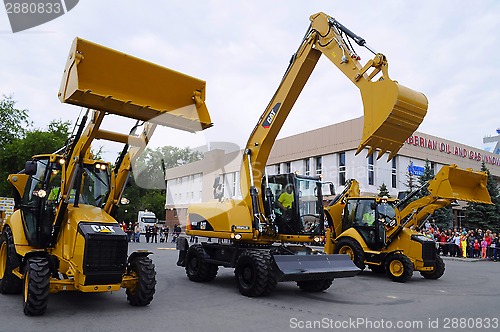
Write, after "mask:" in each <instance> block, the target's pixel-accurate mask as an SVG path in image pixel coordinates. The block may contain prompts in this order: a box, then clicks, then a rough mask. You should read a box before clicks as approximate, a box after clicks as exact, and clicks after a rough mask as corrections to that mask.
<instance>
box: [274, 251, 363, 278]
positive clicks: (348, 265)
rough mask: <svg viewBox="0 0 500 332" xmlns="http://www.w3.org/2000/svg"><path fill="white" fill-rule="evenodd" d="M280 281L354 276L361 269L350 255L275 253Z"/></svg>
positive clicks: (277, 275) (277, 276)
mask: <svg viewBox="0 0 500 332" xmlns="http://www.w3.org/2000/svg"><path fill="white" fill-rule="evenodd" d="M273 258H274V261H275V262H276V268H277V271H276V279H277V280H278V281H302V280H321V279H334V278H345V277H354V276H355V275H356V274H358V273H359V272H360V271H361V270H360V269H358V268H357V267H356V265H354V263H353V262H352V260H351V259H350V257H349V256H348V255H275V256H273Z"/></svg>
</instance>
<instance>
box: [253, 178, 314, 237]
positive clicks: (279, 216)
mask: <svg viewBox="0 0 500 332" xmlns="http://www.w3.org/2000/svg"><path fill="white" fill-rule="evenodd" d="M268 181H269V183H268V182H266V178H265V177H264V179H263V181H262V191H261V192H262V193H263V195H264V197H263V201H264V207H265V213H266V217H268V218H270V219H272V218H274V221H275V223H276V225H277V226H278V231H279V233H280V234H292V235H316V234H322V233H323V232H324V222H323V220H324V217H323V196H322V191H321V186H322V184H321V182H320V181H319V178H317V177H309V176H299V175H296V174H293V173H290V174H278V175H270V176H268Z"/></svg>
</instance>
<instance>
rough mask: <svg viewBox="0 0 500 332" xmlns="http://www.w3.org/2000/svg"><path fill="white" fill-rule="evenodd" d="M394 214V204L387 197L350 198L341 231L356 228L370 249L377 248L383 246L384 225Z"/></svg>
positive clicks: (384, 238)
mask: <svg viewBox="0 0 500 332" xmlns="http://www.w3.org/2000/svg"><path fill="white" fill-rule="evenodd" d="M395 216H396V212H395V209H394V205H393V203H392V202H390V201H388V200H387V199H383V198H351V199H349V200H348V201H347V204H346V206H345V210H344V214H343V218H342V231H346V230H347V229H349V228H351V227H352V228H354V229H356V230H357V231H358V232H359V234H360V235H361V236H362V237H363V239H364V240H365V242H366V244H367V245H368V247H369V248H370V249H373V250H378V249H381V248H382V247H384V246H385V244H386V243H385V241H386V236H385V227H386V225H389V224H390V223H391V221H392V220H394V218H395Z"/></svg>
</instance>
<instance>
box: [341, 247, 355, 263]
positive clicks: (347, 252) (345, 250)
mask: <svg viewBox="0 0 500 332" xmlns="http://www.w3.org/2000/svg"><path fill="white" fill-rule="evenodd" d="M339 254H345V255H348V256H349V257H350V258H351V260H352V261H354V250H352V248H351V247H349V246H343V247H342V248H340V250H339Z"/></svg>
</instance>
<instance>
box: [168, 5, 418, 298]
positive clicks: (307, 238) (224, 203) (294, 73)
mask: <svg viewBox="0 0 500 332" xmlns="http://www.w3.org/2000/svg"><path fill="white" fill-rule="evenodd" d="M310 21H311V24H310V26H309V28H308V29H307V32H306V34H305V36H304V38H303V40H302V42H301V44H300V46H299V48H298V50H297V52H296V53H295V54H294V55H293V56H292V59H291V61H290V64H289V67H288V68H287V70H286V73H285V75H284V77H283V79H282V81H281V83H280V85H279V87H278V89H277V91H276V93H275V94H274V96H273V98H272V99H271V101H270V103H269V105H268V106H267V108H266V109H265V111H264V113H263V114H262V115H261V117H260V119H259V121H258V122H257V125H256V126H255V129H254V130H253V132H252V133H251V135H250V137H249V139H248V142H247V144H246V147H245V149H244V153H243V160H242V165H241V169H240V173H239V176H240V189H241V193H242V195H243V199H227V200H224V199H219V201H214V202H207V203H199V204H192V205H190V206H189V207H188V222H187V227H186V233H187V234H188V235H193V236H205V237H211V238H219V239H228V240H229V241H230V243H229V244H227V243H224V244H218V243H201V244H195V245H192V246H191V247H190V246H189V244H188V242H187V240H186V239H184V238H181V239H180V240H179V241H178V243H177V244H178V249H179V250H180V252H179V261H178V263H177V264H178V265H180V266H183V267H185V269H186V274H187V276H188V278H189V279H190V280H192V281H196V282H203V281H211V280H213V279H214V278H215V277H216V275H217V271H218V267H219V266H223V267H230V268H234V269H235V276H236V282H237V286H238V289H239V291H240V293H241V294H243V295H245V296H251V297H253V296H262V295H267V294H269V293H270V292H271V291H272V290H273V289H274V288H275V287H276V284H277V282H278V281H296V282H297V285H298V286H299V288H301V289H302V290H304V291H310V292H319V291H323V290H326V289H328V288H329V287H330V285H331V284H332V280H333V279H334V278H339V277H351V276H354V275H356V274H357V273H358V272H359V269H358V268H356V267H355V266H354V265H353V264H352V261H350V259H349V257H348V256H347V255H326V254H324V253H323V252H320V251H317V250H313V249H312V248H311V247H309V246H307V245H306V244H308V243H311V242H315V241H316V242H318V243H319V242H320V241H321V240H322V237H323V236H324V231H325V230H324V217H323V204H322V191H321V190H322V186H321V181H320V179H319V178H318V177H307V176H298V175H295V174H281V175H267V174H265V165H266V162H267V160H268V157H269V153H270V151H271V148H272V146H273V144H274V142H275V140H276V137H277V135H278V133H279V131H280V129H281V127H282V126H283V123H284V121H285V120H286V118H287V116H288V114H289V113H290V111H291V109H292V107H293V105H294V103H295V101H296V100H297V98H298V96H299V94H300V92H301V91H302V88H303V87H304V85H305V84H306V82H307V80H308V78H309V76H310V75H311V73H312V71H313V69H314V67H315V65H316V63H317V62H318V60H319V58H320V56H321V55H322V54H324V55H325V56H326V57H327V58H328V59H329V60H330V61H331V62H332V63H333V64H334V65H335V66H336V67H337V68H338V69H340V70H341V71H342V72H343V73H344V74H345V75H346V76H347V78H348V79H350V80H351V82H353V83H354V84H355V85H356V86H357V87H358V88H359V89H360V91H361V97H362V99H363V105H364V130H363V137H362V139H361V143H360V145H359V148H358V152H359V151H361V150H363V149H364V148H365V147H368V146H369V153H373V152H374V151H375V150H376V149H380V154H379V156H382V155H383V154H384V153H385V152H387V151H388V152H389V158H392V156H394V155H395V154H396V153H397V151H398V150H399V148H400V147H401V146H402V144H403V142H404V141H405V139H406V138H407V137H409V136H410V135H411V133H413V131H414V130H415V129H416V128H417V127H418V125H419V124H420V123H421V122H422V120H423V117H424V115H425V113H426V111H427V99H426V97H425V96H424V95H423V94H421V93H418V92H415V91H413V90H411V89H409V88H406V87H404V86H402V85H400V84H398V83H397V82H396V81H393V80H391V79H390V78H389V76H388V69H387V59H386V57H385V56H384V55H383V54H381V53H376V52H373V53H374V54H375V57H374V58H373V59H372V60H369V61H368V62H367V63H366V64H365V65H362V64H361V63H360V62H359V56H358V55H357V53H356V52H355V51H354V49H353V48H352V47H351V43H350V41H349V40H348V39H352V40H354V42H356V43H357V44H358V45H360V46H365V47H367V48H368V49H370V50H371V48H369V47H368V46H367V45H366V42H365V40H364V39H362V38H361V37H359V36H357V35H355V34H354V33H353V32H351V31H350V30H348V29H347V28H346V27H344V26H343V25H342V24H340V23H339V22H338V21H337V20H335V19H334V18H333V17H330V16H328V15H326V14H324V13H318V14H315V15H312V16H311V17H310ZM379 73H380V74H381V77H379V78H378V79H374V78H375V77H376V75H377V74H379ZM331 107H332V108H335V105H332V106H331ZM220 183H221V182H220V179H216V181H215V183H214V188H218V187H219V185H220ZM214 192H215V193H217V190H214Z"/></svg>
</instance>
